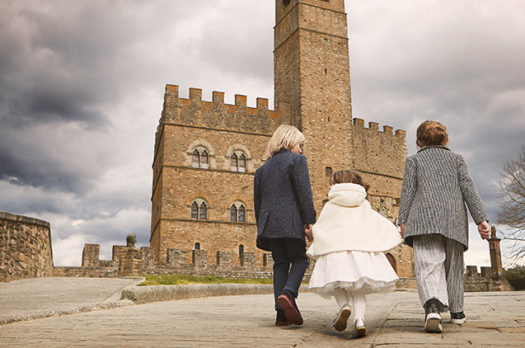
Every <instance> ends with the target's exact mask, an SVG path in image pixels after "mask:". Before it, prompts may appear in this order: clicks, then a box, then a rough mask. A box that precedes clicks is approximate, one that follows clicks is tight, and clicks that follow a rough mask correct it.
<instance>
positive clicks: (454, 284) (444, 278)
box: [413, 234, 465, 313]
mask: <svg viewBox="0 0 525 348" xmlns="http://www.w3.org/2000/svg"><path fill="white" fill-rule="evenodd" d="M413 247H414V272H415V274H416V281H417V291H418V294H419V299H420V301H421V305H423V306H424V305H425V303H426V302H427V301H428V300H430V299H432V298H435V299H437V300H439V301H440V302H441V303H442V304H443V308H442V310H443V311H445V310H446V309H447V307H448V308H450V311H451V312H452V313H457V312H463V292H464V283H465V281H464V269H463V251H464V249H463V245H462V244H461V243H459V242H456V241H455V240H452V239H448V238H445V237H443V236H441V235H438V234H430V235H421V236H414V237H413Z"/></svg>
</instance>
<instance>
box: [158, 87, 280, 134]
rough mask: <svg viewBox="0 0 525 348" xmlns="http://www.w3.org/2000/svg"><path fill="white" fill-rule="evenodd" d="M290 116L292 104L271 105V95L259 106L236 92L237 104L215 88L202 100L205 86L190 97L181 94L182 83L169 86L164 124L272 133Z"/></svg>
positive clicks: (166, 93) (190, 90) (258, 102)
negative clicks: (251, 105) (269, 98)
mask: <svg viewBox="0 0 525 348" xmlns="http://www.w3.org/2000/svg"><path fill="white" fill-rule="evenodd" d="M287 115H288V104H287V103H279V105H278V107H277V108H276V109H275V110H270V109H269V108H268V99H267V98H257V106H256V107H249V106H247V97H246V95H242V94H235V104H233V105H231V104H225V103H224V92H220V91H213V92H212V100H211V101H205V100H203V99H202V89H200V88H190V89H189V97H188V98H181V97H179V86H177V85H171V84H167V85H166V90H165V93H164V110H163V114H162V119H161V123H175V124H187V125H193V126H203V127H209V128H220V129H235V130H241V131H247V132H257V133H261V132H262V133H271V132H272V130H273V129H274V128H275V127H276V126H277V125H278V124H280V123H284V122H285V121H286V119H287Z"/></svg>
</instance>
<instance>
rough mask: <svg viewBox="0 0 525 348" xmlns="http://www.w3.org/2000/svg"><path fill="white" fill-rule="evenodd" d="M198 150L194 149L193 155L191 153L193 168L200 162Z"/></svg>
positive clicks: (197, 166)
mask: <svg viewBox="0 0 525 348" xmlns="http://www.w3.org/2000/svg"><path fill="white" fill-rule="evenodd" d="M199 157H200V156H199V151H197V150H195V151H193V155H192V159H191V166H192V167H193V168H199V163H200V159H199Z"/></svg>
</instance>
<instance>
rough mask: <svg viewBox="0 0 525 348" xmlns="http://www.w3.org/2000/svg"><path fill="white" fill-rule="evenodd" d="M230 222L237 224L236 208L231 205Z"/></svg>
mask: <svg viewBox="0 0 525 348" xmlns="http://www.w3.org/2000/svg"><path fill="white" fill-rule="evenodd" d="M230 222H237V207H236V206H235V204H232V206H231V207H230Z"/></svg>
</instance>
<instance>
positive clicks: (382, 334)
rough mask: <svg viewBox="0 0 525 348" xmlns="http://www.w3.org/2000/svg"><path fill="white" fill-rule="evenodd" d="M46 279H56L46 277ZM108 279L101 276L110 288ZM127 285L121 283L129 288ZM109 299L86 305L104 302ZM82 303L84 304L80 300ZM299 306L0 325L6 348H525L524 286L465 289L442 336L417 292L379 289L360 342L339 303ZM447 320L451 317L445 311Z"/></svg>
mask: <svg viewBox="0 0 525 348" xmlns="http://www.w3.org/2000/svg"><path fill="white" fill-rule="evenodd" d="M46 279H48V280H49V279H50V278H45V279H44V280H42V281H44V282H45V280H46ZM52 279H57V278H51V280H49V283H54V282H55V281H54V280H52ZM63 279H68V278H63ZM69 279H71V278H69ZM108 280H109V279H98V281H101V284H102V285H104V286H107V283H104V282H105V281H108ZM32 281H37V280H29V281H27V283H26V284H25V286H26V287H32V285H31V283H32ZM38 281H40V280H38ZM89 281H91V280H89ZM93 281H95V280H93ZM114 281H117V280H115V279H114ZM59 282H60V281H57V283H59ZM73 282H74V281H73ZM123 282H124V283H125V282H130V280H123ZM124 283H123V284H120V285H119V286H125V284H124ZM9 284H11V283H7V284H5V283H4V284H0V294H1V293H4V294H5V293H6V292H7V291H5V290H3V288H5V286H6V285H9ZM113 286H114V287H116V284H113ZM50 287H51V286H50ZM82 293H83V292H82V291H79V292H78V294H79V295H82ZM89 293H91V291H90V292H89ZM103 297H104V296H100V297H99V298H97V299H95V298H93V299H94V300H92V301H88V302H91V303H95V302H99V300H100V299H101V298H103ZM77 301H79V302H83V303H86V301H85V300H84V299H81V298H79V299H78V300H77ZM14 302H17V303H14ZM23 302H24V298H23V296H17V297H15V299H14V301H13V303H11V304H10V305H9V306H10V308H17V307H18V305H20V306H21V307H20V308H22V307H23ZM43 302H46V301H43ZM51 302H53V301H51ZM4 304H5V299H4V298H3V297H0V305H1V306H2V307H0V308H1V309H0V311H2V312H3V305H4ZM298 304H299V306H300V307H301V309H302V312H303V316H304V318H305V324H304V325H302V326H300V327H299V326H289V327H275V326H273V324H274V312H273V310H272V307H273V298H272V295H269V294H267V295H244V296H224V297H208V298H195V299H188V300H178V301H168V302H156V303H149V304H140V305H129V306H122V307H118V308H114V309H109V310H99V311H93V312H86V313H78V314H72V315H63V316H54V317H49V318H44V319H39V320H28V321H20V322H12V323H9V324H4V325H0V346H1V347H7V346H8V347H262V346H273V347H343V346H344V347H348V346H356V347H379V346H388V347H425V346H447V347H448V346H454V347H464V346H471V347H484V346H486V347H489V346H490V347H494V346H497V347H525V292H523V291H521V292H499V293H467V294H466V297H465V312H466V314H467V317H468V321H467V323H465V324H464V325H463V326H462V327H459V326H456V325H453V324H450V323H445V325H444V326H445V332H444V333H442V334H428V333H425V332H424V331H423V329H422V320H423V311H422V309H421V308H420V305H419V300H418V298H417V293H416V292H415V291H413V290H408V291H397V292H395V293H391V294H388V295H380V294H373V295H370V296H369V297H368V308H367V320H366V323H367V327H368V329H369V330H368V332H369V334H368V336H367V337H365V338H361V339H354V338H353V337H352V332H351V330H347V331H345V332H342V333H339V332H337V331H335V330H334V329H333V328H332V327H331V325H330V322H331V320H332V317H333V316H334V314H335V311H336V305H335V301H333V300H326V299H323V298H321V297H319V296H316V295H314V294H310V293H303V294H301V296H300V297H299V299H298ZM72 305H73V306H75V305H78V303H76V304H75V303H73V304H72ZM42 306H43V307H45V305H44V304H42ZM77 307H78V306H77ZM444 319H445V320H447V319H449V316H448V315H445V316H444Z"/></svg>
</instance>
